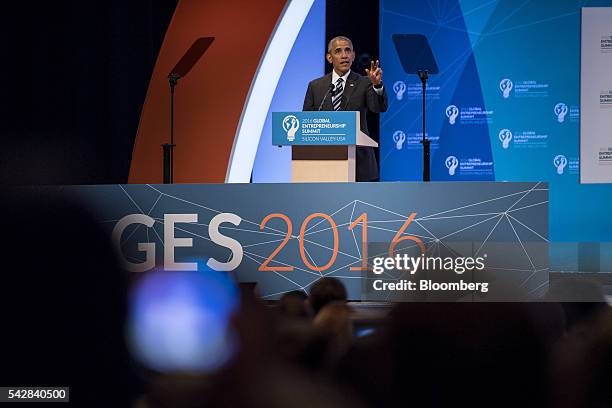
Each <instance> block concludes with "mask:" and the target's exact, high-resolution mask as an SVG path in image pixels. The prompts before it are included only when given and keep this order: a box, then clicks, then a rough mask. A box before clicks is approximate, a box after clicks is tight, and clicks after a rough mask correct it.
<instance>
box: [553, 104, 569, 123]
mask: <svg viewBox="0 0 612 408" xmlns="http://www.w3.org/2000/svg"><path fill="white" fill-rule="evenodd" d="M567 110H568V109H567V105H566V104H564V103H563V102H559V103H558V104H556V105H555V109H554V111H555V115H556V116H557V121H558V122H559V123H563V122H564V121H565V115H567Z"/></svg>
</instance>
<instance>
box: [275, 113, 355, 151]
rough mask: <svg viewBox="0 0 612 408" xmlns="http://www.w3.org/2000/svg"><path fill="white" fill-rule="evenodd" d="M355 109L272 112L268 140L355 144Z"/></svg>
mask: <svg viewBox="0 0 612 408" xmlns="http://www.w3.org/2000/svg"><path fill="white" fill-rule="evenodd" d="M358 123H359V122H358V119H357V112H352V111H339V112H330V111H316V112H273V113H272V144H273V145H277V146H285V145H302V146H304V145H306V146H307V145H317V146H321V145H355V144H357V140H356V134H357V130H358V128H357V125H358Z"/></svg>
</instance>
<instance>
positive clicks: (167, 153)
mask: <svg viewBox="0 0 612 408" xmlns="http://www.w3.org/2000/svg"><path fill="white" fill-rule="evenodd" d="M179 78H180V76H179V75H178V74H176V73H171V74H170V75H168V82H169V83H170V143H164V144H163V145H162V148H163V149H164V183H165V184H172V183H173V182H174V174H173V173H174V163H173V161H174V146H176V145H175V144H174V88H175V87H176V84H177V83H178V80H179Z"/></svg>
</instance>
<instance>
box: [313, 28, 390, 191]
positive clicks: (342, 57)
mask: <svg viewBox="0 0 612 408" xmlns="http://www.w3.org/2000/svg"><path fill="white" fill-rule="evenodd" d="M325 57H326V59H327V62H329V63H330V64H332V66H333V70H332V72H331V73H329V74H327V75H325V76H323V77H321V78H318V79H315V80H313V81H311V82H310V83H309V84H308V90H307V91H306V97H305V98H304V108H303V110H304V111H314V110H329V111H331V110H343V111H359V112H360V113H361V115H360V116H361V131H362V132H363V133H365V134H368V135H369V132H368V122H367V119H366V112H367V111H368V110H370V111H372V112H374V113H379V112H385V111H386V110H387V92H386V90H385V87H384V86H383V83H382V69H381V68H380V66H379V62H378V61H376V63H374V62H371V63H370V69H366V74H367V76H362V75H359V74H358V73H356V72H352V71H351V65H352V64H353V60H354V59H355V51H354V50H353V43H352V42H351V40H349V39H348V38H346V37H335V38H332V40H331V41H330V42H329V44H328V45H327V54H326V55H325ZM332 85H333V87H332ZM376 179H378V164H377V163H376V156H375V155H374V148H373V147H365V146H362V147H357V174H356V180H357V181H374V180H376Z"/></svg>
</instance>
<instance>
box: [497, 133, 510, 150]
mask: <svg viewBox="0 0 612 408" xmlns="http://www.w3.org/2000/svg"><path fill="white" fill-rule="evenodd" d="M511 140H512V132H511V131H510V129H502V130H500V131H499V141H500V142H502V147H503V148H504V149H507V148H508V147H509V146H510V141H511Z"/></svg>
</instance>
